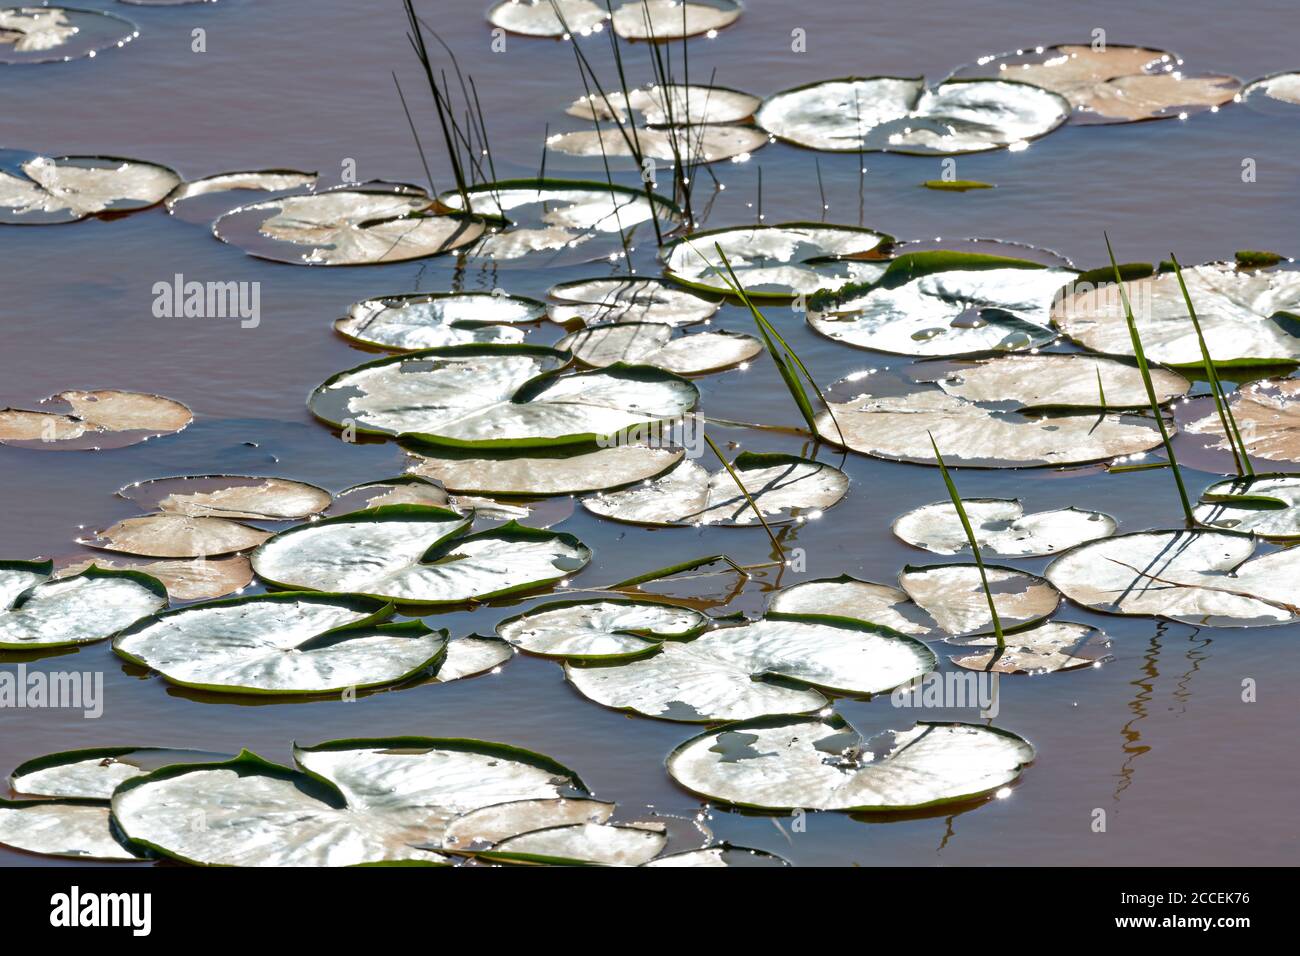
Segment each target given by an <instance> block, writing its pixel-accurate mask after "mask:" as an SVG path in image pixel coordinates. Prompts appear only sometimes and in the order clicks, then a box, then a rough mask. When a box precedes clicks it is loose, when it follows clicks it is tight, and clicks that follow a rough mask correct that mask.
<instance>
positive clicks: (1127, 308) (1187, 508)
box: [1103, 234, 1196, 525]
mask: <svg viewBox="0 0 1300 956" xmlns="http://www.w3.org/2000/svg"><path fill="white" fill-rule="evenodd" d="M1103 235H1104V234H1103ZM1105 239H1106V252H1107V253H1108V254H1109V255H1110V266H1111V269H1112V270H1113V271H1114V273H1115V288H1116V289H1118V290H1119V297H1120V301H1121V302H1122V303H1123V304H1124V319H1125V321H1126V322H1128V334H1129V339H1130V340H1131V341H1132V342H1133V354H1134V355H1135V356H1137V363H1138V371H1139V372H1141V373H1142V384H1143V385H1145V386H1146V390H1147V401H1149V402H1150V403H1151V414H1152V415H1154V416H1155V419H1156V427H1157V428H1159V429H1160V440H1161V441H1162V442H1164V445H1165V454H1166V455H1168V456H1169V465H1170V470H1171V471H1173V473H1174V484H1176V485H1177V486H1178V499H1179V501H1181V502H1182V505H1183V516H1184V517H1185V518H1186V519H1187V523H1188V525H1195V524H1196V519H1195V518H1193V517H1192V505H1191V502H1190V501H1188V499H1187V488H1186V486H1185V485H1184V484H1183V475H1182V472H1180V471H1179V470H1178V458H1177V456H1176V455H1175V454H1174V444H1173V442H1172V441H1170V439H1169V429H1167V428H1166V427H1165V416H1164V413H1163V412H1161V411H1160V402H1159V401H1157V400H1156V389H1155V386H1154V385H1152V384H1151V368H1150V366H1149V365H1148V364H1147V356H1146V352H1145V351H1143V349H1142V336H1140V335H1139V334H1138V330H1137V320H1136V319H1135V318H1134V317H1133V307H1132V306H1131V305H1130V304H1129V301H1128V293H1127V292H1125V291H1124V281H1123V279H1122V278H1121V277H1120V272H1119V264H1118V263H1117V262H1116V261H1115V250H1113V249H1112V248H1111V247H1110V236H1105Z"/></svg>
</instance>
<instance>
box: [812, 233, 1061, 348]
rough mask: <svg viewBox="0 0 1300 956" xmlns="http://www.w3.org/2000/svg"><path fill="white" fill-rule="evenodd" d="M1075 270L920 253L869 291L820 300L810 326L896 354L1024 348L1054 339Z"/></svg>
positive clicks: (850, 291)
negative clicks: (1057, 312) (1061, 298)
mask: <svg viewBox="0 0 1300 956" xmlns="http://www.w3.org/2000/svg"><path fill="white" fill-rule="evenodd" d="M927 260H931V262H927ZM940 265H942V266H944V267H945V268H935V267H937V266H940ZM948 266H951V267H948ZM932 268H934V270H935V271H930V270H931V269H932ZM917 273H920V274H917ZM1073 275H1074V273H1073V272H1069V271H1066V270H1064V269H1045V268H1042V267H1041V266H1039V265H1038V264H1037V263H1033V262H1029V261H1027V260H1015V259H1001V258H1000V257H997V256H978V255H972V254H956V253H945V252H930V253H914V254H912V255H909V256H904V257H901V258H899V259H896V260H894V262H892V263H891V264H890V266H889V269H888V270H886V272H885V274H884V276H882V277H881V279H880V281H879V282H878V283H877V284H876V285H874V286H873V287H871V288H870V289H867V290H865V291H863V290H854V289H848V290H842V291H841V293H840V294H837V295H834V296H833V297H828V298H827V299H823V300H821V301H818V300H817V298H814V300H813V301H812V302H810V303H809V310H808V324H809V325H811V326H812V327H813V329H814V330H815V331H817V332H820V333H821V334H822V335H825V336H826V337H827V338H830V339H834V340H835V341H837V342H844V343H845V344H847V345H852V346H855V347H857V348H863V349H872V350H874V351H877V352H892V353H894V354H896V355H918V356H932V357H933V356H956V355H973V354H976V353H980V352H1019V351H1026V350H1028V349H1032V348H1038V347H1040V346H1043V345H1047V344H1048V343H1050V342H1051V341H1052V340H1053V339H1055V338H1056V335H1057V333H1056V331H1055V330H1054V329H1051V328H1050V327H1049V317H1050V311H1051V306H1052V300H1053V297H1054V296H1055V295H1056V293H1057V292H1059V291H1060V289H1061V286H1063V285H1064V284H1065V283H1066V282H1067V281H1068V280H1069V279H1070V277H1071V276H1073ZM911 276H915V277H914V278H912V277H911Z"/></svg>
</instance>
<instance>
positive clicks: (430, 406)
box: [308, 345, 699, 449]
mask: <svg viewBox="0 0 1300 956" xmlns="http://www.w3.org/2000/svg"><path fill="white" fill-rule="evenodd" d="M567 359H568V353H567V352H559V351H556V350H555V349H548V348H543V347H541V346H529V345H504V346H490V345H478V346H452V347H449V348H444V349H426V350H424V351H421V352H412V353H409V354H406V355H397V356H392V357H389V358H383V359H379V360H378V361H375V362H369V363H367V364H365V365H360V366H358V367H356V368H354V369H350V370H348V371H346V372H340V373H339V374H337V375H335V376H333V377H332V378H330V379H328V380H327V381H326V382H325V383H324V384H322V385H321V386H320V387H319V388H317V389H316V390H315V391H314V392H313V393H312V394H311V397H310V398H309V399H308V406H309V407H310V408H311V410H312V412H313V413H314V414H315V415H316V416H317V417H318V418H321V419H322V420H324V421H326V422H329V423H330V424H332V425H334V426H336V427H339V428H343V427H346V425H347V423H355V426H356V429H357V430H358V431H361V432H368V433H371V434H377V435H394V436H398V435H401V436H411V437H413V438H416V439H419V440H420V441H423V442H426V443H430V444H438V445H444V446H450V447H459V448H476V449H477V448H535V447H539V446H540V447H545V446H549V445H564V444H576V443H580V442H590V441H594V440H596V439H598V438H603V437H605V436H608V435H613V434H615V433H619V432H626V431H629V430H631V429H633V428H634V427H636V426H644V425H647V424H649V423H652V422H658V421H662V420H664V419H676V418H680V417H681V416H682V415H684V414H686V413H687V412H689V411H690V410H691V409H692V408H694V406H695V402H696V400H697V398H698V396H699V393H698V391H697V390H696V388H695V386H694V385H692V384H691V383H690V382H688V381H687V380H685V379H683V378H680V377H678V376H676V375H673V374H671V373H669V372H664V371H662V370H660V369H654V368H649V367H645V366H631V365H615V366H613V367H611V368H608V369H602V370H600V371H593V372H581V373H577V374H561V373H560V372H559V371H558V370H559V369H560V368H561V367H562V366H563V365H564V364H565V362H566V361H567Z"/></svg>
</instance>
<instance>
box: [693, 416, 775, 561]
mask: <svg viewBox="0 0 1300 956" xmlns="http://www.w3.org/2000/svg"><path fill="white" fill-rule="evenodd" d="M704 440H705V441H706V442H708V444H709V447H710V448H712V449H713V454H715V455H717V456H718V461H720V462H722V467H723V468H725V469H727V474H729V475H730V476H731V480H732V481H734V482H735V483H736V487H737V488H739V489H740V493H741V494H742V495H744V496H745V500H746V501H747V502H749V507H750V508H751V509H752V510H753V512H754V516H755V517H756V518H758V521H759V523H760V524H761V525H762V526H763V530H764V531H766V532H767V536H768V538H770V539H771V541H772V547H774V548H776V555H777V557H778V558H779V559H780V560H781V562H782V563H784V562H785V549H784V548H782V547H781V542H780V541H777V540H776V535H774V534H773V533H772V528H771V526H769V525H768V523H767V519H766V518H764V517H763V512H761V511H760V510H759V509H758V502H756V501H755V500H754V499H753V497H751V496H750V494H749V489H748V488H746V487H745V486H744V484H743V483H742V482H741V480H740V476H739V475H737V474H736V471H735V469H734V468H732V467H731V462H729V461H727V459H726V458H724V457H723V455H722V452H721V451H719V450H718V446H717V445H715V444H714V443H713V439H712V438H710V437H709V436H708V435H707V434H705V435H704Z"/></svg>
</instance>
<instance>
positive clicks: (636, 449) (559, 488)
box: [403, 444, 685, 495]
mask: <svg viewBox="0 0 1300 956" xmlns="http://www.w3.org/2000/svg"><path fill="white" fill-rule="evenodd" d="M403 447H404V449H405V451H406V453H407V455H408V457H409V461H410V465H409V467H408V468H407V470H408V471H409V472H410V473H411V474H413V475H418V476H421V477H425V478H430V479H433V480H435V481H439V482H441V483H442V484H443V485H444V486H445V487H447V488H449V489H451V490H452V491H457V492H464V493H467V494H500V495H566V494H583V493H585V492H589V491H602V490H604V489H606V488H618V487H621V486H623V485H630V484H632V483H634V482H637V481H644V480H646V479H649V478H654V477H655V476H657V475H661V474H663V473H664V472H666V471H667V470H669V469H670V468H672V467H673V466H674V465H676V464H677V463H678V462H679V461H681V460H682V457H683V455H684V454H685V452H684V451H683V450H682V449H680V448H651V447H648V446H646V445H637V444H618V445H613V446H610V447H608V448H600V447H593V446H583V445H579V446H570V447H567V448H563V447H562V448H537V449H528V450H527V451H502V452H493V451H491V450H485V451H475V452H462V451H458V450H456V449H441V448H432V447H430V446H414V445H405V446H403Z"/></svg>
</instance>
